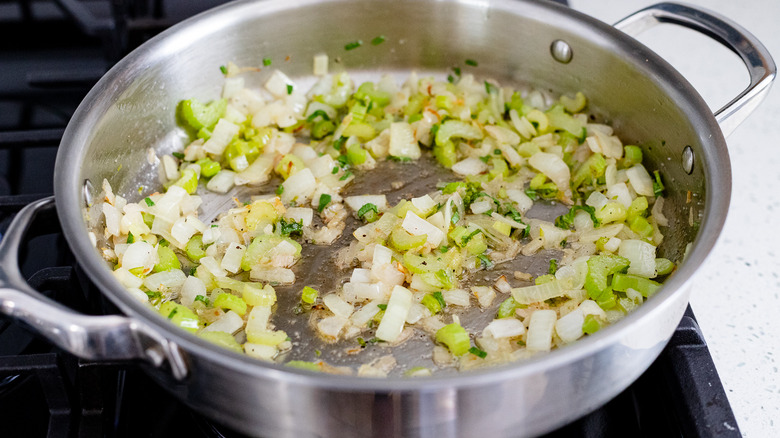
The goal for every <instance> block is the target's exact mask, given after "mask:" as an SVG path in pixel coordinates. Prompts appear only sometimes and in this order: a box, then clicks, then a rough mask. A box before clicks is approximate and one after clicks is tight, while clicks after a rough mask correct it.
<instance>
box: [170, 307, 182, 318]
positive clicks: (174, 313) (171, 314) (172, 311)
mask: <svg viewBox="0 0 780 438" xmlns="http://www.w3.org/2000/svg"><path fill="white" fill-rule="evenodd" d="M178 311H179V308H178V307H174V308H173V310H171V313H169V314H168V319H173V317H174V316H176V312H178Z"/></svg>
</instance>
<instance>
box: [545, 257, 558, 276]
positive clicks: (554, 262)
mask: <svg viewBox="0 0 780 438" xmlns="http://www.w3.org/2000/svg"><path fill="white" fill-rule="evenodd" d="M557 271H558V260H555V259H550V267H549V268H548V269H547V273H548V274H551V275H552V274H555V272H557Z"/></svg>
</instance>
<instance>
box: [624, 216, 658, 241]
mask: <svg viewBox="0 0 780 438" xmlns="http://www.w3.org/2000/svg"><path fill="white" fill-rule="evenodd" d="M628 226H629V228H631V231H633V232H635V233H637V234H639V235H640V236H641V237H650V236H651V235H652V234H653V226H652V225H650V222H648V221H647V219H645V218H643V217H642V216H636V217H634V218H633V219H630V220H629V221H628Z"/></svg>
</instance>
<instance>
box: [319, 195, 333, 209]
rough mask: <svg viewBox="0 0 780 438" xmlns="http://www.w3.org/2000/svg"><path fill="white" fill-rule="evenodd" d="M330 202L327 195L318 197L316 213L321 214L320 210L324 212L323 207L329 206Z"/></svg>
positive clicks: (329, 197)
mask: <svg viewBox="0 0 780 438" xmlns="http://www.w3.org/2000/svg"><path fill="white" fill-rule="evenodd" d="M330 200H331V196H330V195H329V194H327V193H323V194H322V195H320V203H319V205H318V206H317V211H318V212H320V213H322V210H324V209H325V207H327V206H328V204H330Z"/></svg>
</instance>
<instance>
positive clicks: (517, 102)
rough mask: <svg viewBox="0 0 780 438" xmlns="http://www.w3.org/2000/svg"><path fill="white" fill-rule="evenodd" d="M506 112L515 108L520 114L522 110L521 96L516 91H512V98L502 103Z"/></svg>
mask: <svg viewBox="0 0 780 438" xmlns="http://www.w3.org/2000/svg"><path fill="white" fill-rule="evenodd" d="M504 106H505V108H506V112H509V111H511V110H515V111H517V112H518V114H522V111H523V97H522V96H521V95H520V93H518V92H514V93H512V98H511V99H510V100H509V102H507V103H505V104H504Z"/></svg>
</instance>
